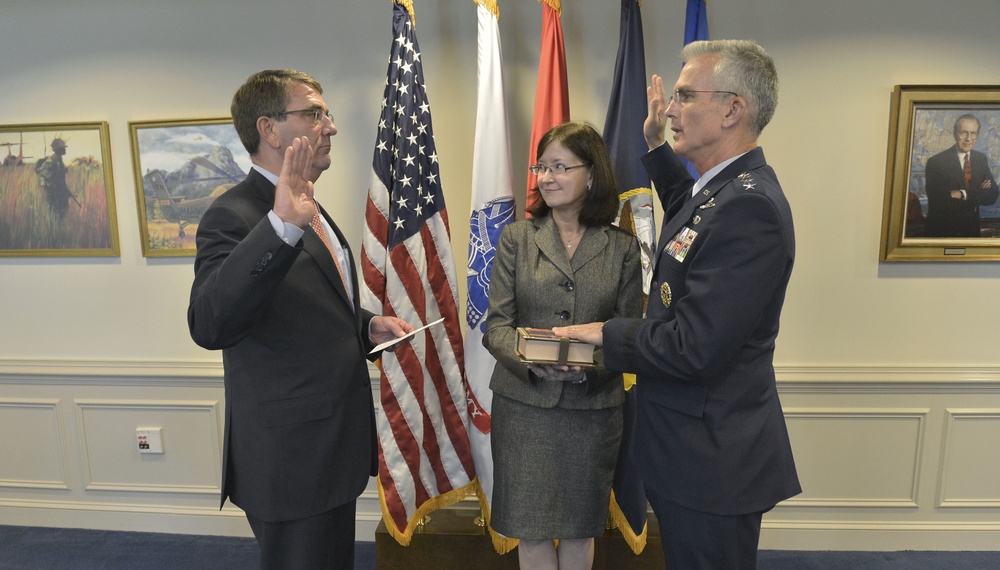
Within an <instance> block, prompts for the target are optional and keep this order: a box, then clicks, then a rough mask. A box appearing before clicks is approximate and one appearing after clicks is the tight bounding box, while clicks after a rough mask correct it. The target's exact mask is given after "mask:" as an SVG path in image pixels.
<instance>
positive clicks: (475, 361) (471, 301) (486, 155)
mask: <svg viewBox="0 0 1000 570" xmlns="http://www.w3.org/2000/svg"><path fill="white" fill-rule="evenodd" d="M474 1H475V3H476V13H477V15H478V19H479V55H478V61H479V67H478V83H477V104H476V135H475V147H474V148H473V158H472V208H471V209H472V214H471V216H470V220H469V262H468V303H467V304H466V314H465V320H466V324H467V325H468V326H467V328H466V329H465V369H466V373H467V376H468V379H469V419H470V421H471V423H472V427H471V428H470V429H469V439H470V441H471V443H472V457H473V459H474V460H475V464H476V473H477V478H478V480H479V492H480V495H479V500H480V504H481V505H482V509H483V517H484V520H485V522H486V524H487V525H489V521H490V505H491V504H492V499H493V455H492V448H491V446H490V443H491V436H490V411H491V409H492V402H493V392H491V391H490V377H491V376H492V373H493V366H494V365H495V364H496V360H495V359H494V358H493V356H492V355H490V353H489V351H487V350H486V348H485V347H484V346H483V333H484V330H483V327H484V326H485V322H484V321H485V319H486V311H487V305H488V297H489V292H490V272H491V271H492V269H493V257H494V255H496V245H497V243H498V242H499V241H500V232H501V231H503V228H504V227H505V226H507V224H509V223H511V222H512V221H514V219H515V217H516V204H515V202H514V192H513V177H512V175H511V164H512V163H511V156H510V133H509V127H508V124H507V100H506V97H505V96H504V80H503V61H502V59H503V58H502V50H501V47H500V26H499V23H500V22H499V20H500V9H499V6H498V5H497V1H496V0H474ZM489 530H490V535H491V537H492V539H493V546H494V548H495V549H496V551H497V552H499V553H501V554H504V553H506V552H509V551H510V550H511V549H512V548H513V547H514V546H516V545H517V541H516V540H514V539H511V538H505V537H503V536H501V535H499V534H497V533H496V532H495V531H493V528H492V527H489Z"/></svg>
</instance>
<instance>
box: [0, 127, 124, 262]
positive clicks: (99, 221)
mask: <svg viewBox="0 0 1000 570" xmlns="http://www.w3.org/2000/svg"><path fill="white" fill-rule="evenodd" d="M0 147H5V148H4V149H0V152H2V151H3V150H6V151H7V152H6V155H5V156H3V158H2V159H0V161H2V162H0V209H2V212H0V221H2V223H0V257H118V256H119V255H120V254H121V252H120V249H119V243H118V218H117V214H116V210H115V190H114V183H113V180H112V174H111V173H112V168H111V145H110V139H109V137H108V124H107V123H106V122H90V123H45V124H31V125H2V126H0Z"/></svg>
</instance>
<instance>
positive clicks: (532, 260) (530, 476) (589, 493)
mask: <svg viewBox="0 0 1000 570" xmlns="http://www.w3.org/2000/svg"><path fill="white" fill-rule="evenodd" d="M641 314H642V268H641V265H640V261H639V244H638V242H637V241H636V239H635V237H634V236H632V235H631V234H629V233H627V232H625V231H623V230H620V229H618V228H616V227H613V226H609V227H593V228H587V230H586V232H585V233H584V236H583V238H582V239H581V241H580V243H579V245H578V246H577V250H576V253H575V254H574V255H573V258H572V259H569V258H568V256H567V254H566V248H565V247H564V246H563V244H562V241H561V240H560V238H559V230H558V228H557V227H556V224H555V222H554V221H553V220H552V217H551V216H545V217H543V218H531V219H528V220H521V221H518V222H515V223H513V224H511V225H509V226H507V227H506V228H505V229H504V231H503V234H502V235H501V237H500V243H499V245H498V247H497V253H496V257H495V258H494V262H493V272H492V276H491V279H490V301H489V311H488V313H487V317H486V331H485V336H484V337H483V345H484V346H485V347H486V348H487V349H488V350H489V351H490V353H491V354H492V355H493V356H494V357H495V358H496V360H497V364H496V367H495V368H494V370H493V376H492V378H491V381H490V388H491V389H492V390H493V409H492V414H493V416H492V429H491V434H492V448H493V467H494V477H495V484H494V489H493V502H492V517H491V521H490V522H491V524H492V526H493V528H494V530H496V531H497V532H499V533H501V534H504V535H506V536H510V537H513V538H524V539H530V540H542V539H550V538H566V539H573V538H588V537H593V536H599V535H601V534H603V532H604V528H605V522H606V519H607V515H608V504H609V501H610V495H611V483H612V478H613V476H614V467H615V461H616V459H617V457H618V450H619V446H620V443H621V435H622V404H623V402H624V400H625V392H624V388H623V384H622V376H621V374H620V373H615V372H610V371H608V370H606V369H605V368H604V366H603V363H604V354H603V351H602V350H601V349H600V348H598V349H597V350H596V351H595V352H594V361H595V366H594V367H593V368H588V369H587V370H586V376H587V378H586V381H585V382H583V383H580V384H573V383H564V382H555V381H549V380H543V379H541V378H539V377H538V376H536V375H534V374H532V373H530V372H529V371H528V368H527V366H526V365H525V364H523V363H522V362H520V361H519V360H518V358H517V356H516V355H515V353H514V346H515V343H516V328H517V327H542V328H551V327H554V326H565V325H572V324H582V323H590V322H595V321H606V320H608V319H610V318H612V317H618V316H627V317H639V316H641Z"/></svg>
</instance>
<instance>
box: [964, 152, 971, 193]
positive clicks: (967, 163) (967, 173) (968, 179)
mask: <svg viewBox="0 0 1000 570" xmlns="http://www.w3.org/2000/svg"><path fill="white" fill-rule="evenodd" d="M962 170H963V171H964V173H965V189H966V190H968V189H969V185H970V184H971V182H972V164H971V163H970V161H969V153H965V164H964V165H963V166H962Z"/></svg>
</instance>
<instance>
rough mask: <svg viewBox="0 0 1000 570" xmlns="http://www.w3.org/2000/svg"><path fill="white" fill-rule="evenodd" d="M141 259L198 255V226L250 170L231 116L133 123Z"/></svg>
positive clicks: (131, 124) (131, 135)
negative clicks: (196, 240) (207, 211)
mask: <svg viewBox="0 0 1000 570" xmlns="http://www.w3.org/2000/svg"><path fill="white" fill-rule="evenodd" d="M129 138H130V141H131V146H132V170H133V173H134V176H135V192H136V205H137V207H138V210H139V233H140V238H141V240H142V254H143V255H144V256H146V257H183V256H193V255H195V253H196V248H195V243H194V238H195V233H196V232H197V229H198V221H199V220H200V219H201V215H202V214H204V212H205V210H206V209H208V206H209V205H211V203H212V202H213V201H214V200H215V198H216V197H217V196H218V195H219V194H221V193H222V192H224V191H225V190H227V189H229V188H231V187H232V186H234V185H235V184H237V183H239V182H240V181H242V180H243V179H244V178H245V177H246V175H247V172H249V169H250V155H249V153H247V152H246V150H245V149H244V148H243V144H242V143H241V142H240V139H239V136H238V135H237V134H236V128H235V127H233V120H232V119H231V118H229V117H216V118H209V119H177V120H162V121H131V122H129Z"/></svg>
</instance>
